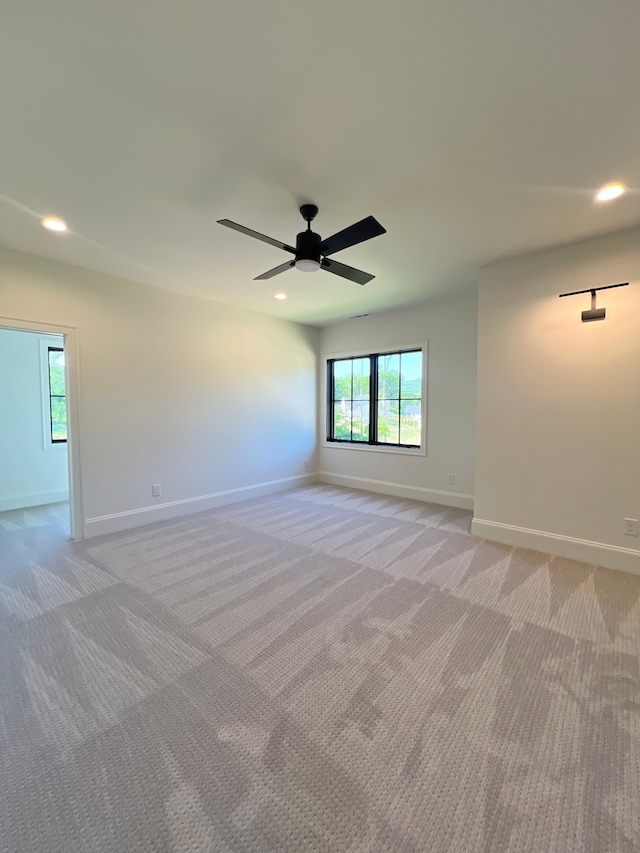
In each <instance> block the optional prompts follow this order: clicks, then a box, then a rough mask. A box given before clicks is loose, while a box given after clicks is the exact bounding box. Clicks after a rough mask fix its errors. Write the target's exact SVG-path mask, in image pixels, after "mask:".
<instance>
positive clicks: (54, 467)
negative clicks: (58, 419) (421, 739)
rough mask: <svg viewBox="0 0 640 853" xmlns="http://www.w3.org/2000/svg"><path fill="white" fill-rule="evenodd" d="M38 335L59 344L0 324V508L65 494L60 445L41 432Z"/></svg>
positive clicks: (61, 497)
mask: <svg viewBox="0 0 640 853" xmlns="http://www.w3.org/2000/svg"><path fill="white" fill-rule="evenodd" d="M41 340H48V341H49V344H50V346H63V344H64V339H63V338H62V337H55V336H48V337H45V336H44V335H35V334H30V333H29V332H16V331H12V330H8V329H0V511H4V510H9V509H19V508H21V507H30V506H40V505H41V504H47V503H55V502H56V501H64V500H67V498H68V497H69V485H68V483H69V475H68V470H67V449H66V445H57V446H55V447H52V446H51V445H50V444H48V443H47V442H45V440H44V439H45V437H44V435H43V404H44V400H45V398H44V395H43V389H42V376H41V365H40V351H41V350H40V341H41ZM46 391H47V389H44V393H45V394H46Z"/></svg>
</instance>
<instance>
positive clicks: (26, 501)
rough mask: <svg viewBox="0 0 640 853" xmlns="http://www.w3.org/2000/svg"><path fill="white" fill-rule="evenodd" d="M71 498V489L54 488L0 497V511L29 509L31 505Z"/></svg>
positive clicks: (55, 502) (41, 504)
mask: <svg viewBox="0 0 640 853" xmlns="http://www.w3.org/2000/svg"><path fill="white" fill-rule="evenodd" d="M68 500H69V489H52V490H51V491H47V492H29V493H28V494H23V495H6V496H3V497H0V512H6V511H7V510H10V509H28V508H29V507H30V506H43V505H44V504H57V503H60V502H61V501H68Z"/></svg>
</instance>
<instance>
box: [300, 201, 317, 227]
mask: <svg viewBox="0 0 640 853" xmlns="http://www.w3.org/2000/svg"><path fill="white" fill-rule="evenodd" d="M300 213H301V214H302V218H303V219H304V220H305V222H309V223H311V222H312V221H313V220H314V219H315V218H316V216H317V215H318V208H317V207H316V205H315V204H303V205H302V206H301V208H300Z"/></svg>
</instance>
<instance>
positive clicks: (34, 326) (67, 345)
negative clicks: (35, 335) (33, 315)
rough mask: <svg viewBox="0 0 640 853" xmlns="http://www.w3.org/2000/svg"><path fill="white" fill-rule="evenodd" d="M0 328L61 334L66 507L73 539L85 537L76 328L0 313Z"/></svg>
mask: <svg viewBox="0 0 640 853" xmlns="http://www.w3.org/2000/svg"><path fill="white" fill-rule="evenodd" d="M0 328H4V329H15V330H18V331H20V330H22V331H26V332H44V333H48V334H51V335H64V351H65V359H64V363H65V369H64V370H65V382H66V389H67V450H68V464H69V507H70V512H69V515H70V523H71V524H70V526H71V538H72V539H84V538H85V520H84V501H83V500H82V477H81V467H80V415H79V405H78V401H79V399H80V365H79V357H78V355H79V353H78V329H77V328H76V327H75V326H61V325H58V324H57V323H41V322H37V321H35V320H23V319H21V318H20V319H19V318H17V317H0Z"/></svg>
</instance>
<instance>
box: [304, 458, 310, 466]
mask: <svg viewBox="0 0 640 853" xmlns="http://www.w3.org/2000/svg"><path fill="white" fill-rule="evenodd" d="M304 467H305V468H308V467H309V460H308V459H305V460H304Z"/></svg>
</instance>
